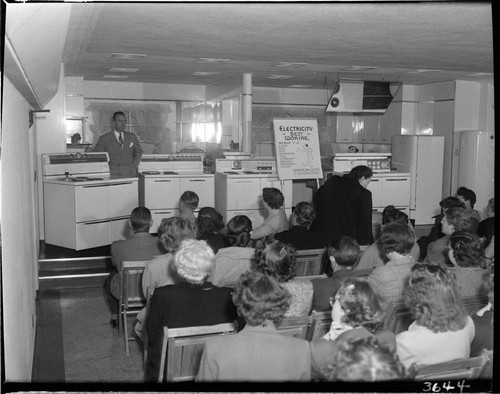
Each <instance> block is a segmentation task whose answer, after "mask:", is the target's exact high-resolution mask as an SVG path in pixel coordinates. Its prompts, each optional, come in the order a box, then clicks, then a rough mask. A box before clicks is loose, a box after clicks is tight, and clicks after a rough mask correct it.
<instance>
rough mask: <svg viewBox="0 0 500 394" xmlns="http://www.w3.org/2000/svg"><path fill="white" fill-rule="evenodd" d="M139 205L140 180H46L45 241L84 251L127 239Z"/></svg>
mask: <svg viewBox="0 0 500 394" xmlns="http://www.w3.org/2000/svg"><path fill="white" fill-rule="evenodd" d="M137 205H138V193H137V179H135V178H127V179H125V178H124V179H123V180H113V181H105V182H101V183H95V182H94V183H89V184H86V185H75V184H74V183H68V182H66V183H64V182H57V181H53V182H50V181H46V182H44V212H45V242H46V243H48V244H51V245H58V246H62V247H65V248H69V249H74V250H82V249H88V248H95V247H98V246H104V245H109V244H111V243H112V242H113V241H116V240H119V239H124V238H125V232H126V231H127V227H128V226H127V222H128V220H129V218H130V212H132V210H133V209H134V208H135V207H137Z"/></svg>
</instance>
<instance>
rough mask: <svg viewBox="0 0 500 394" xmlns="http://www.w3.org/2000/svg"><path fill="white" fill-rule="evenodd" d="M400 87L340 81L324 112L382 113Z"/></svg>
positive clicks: (373, 82)
mask: <svg viewBox="0 0 500 394" xmlns="http://www.w3.org/2000/svg"><path fill="white" fill-rule="evenodd" d="M400 86H401V83H400V82H380V81H352V80H340V81H338V82H337V85H336V86H335V88H334V89H333V94H332V96H331V97H330V99H329V100H328V104H327V107H326V109H325V111H326V112H376V113H384V112H385V110H386V109H387V108H388V107H389V104H390V103H391V101H392V98H393V97H394V95H395V94H396V92H397V91H398V89H399V87H400Z"/></svg>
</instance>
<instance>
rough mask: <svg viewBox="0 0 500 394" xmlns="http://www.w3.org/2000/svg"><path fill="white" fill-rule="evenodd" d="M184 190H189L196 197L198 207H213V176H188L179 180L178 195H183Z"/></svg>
mask: <svg viewBox="0 0 500 394" xmlns="http://www.w3.org/2000/svg"><path fill="white" fill-rule="evenodd" d="M186 190H191V191H192V192H195V193H196V194H197V195H198V197H199V198H200V202H199V204H198V207H200V208H202V207H213V206H214V205H215V192H214V177H213V175H211V176H204V177H201V176H200V177H196V176H189V177H186V178H181V190H180V194H182V193H184V192H185V191H186Z"/></svg>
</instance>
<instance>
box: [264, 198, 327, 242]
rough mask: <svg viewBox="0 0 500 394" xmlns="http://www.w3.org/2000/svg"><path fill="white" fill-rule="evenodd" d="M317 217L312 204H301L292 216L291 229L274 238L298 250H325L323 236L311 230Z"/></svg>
mask: <svg viewBox="0 0 500 394" xmlns="http://www.w3.org/2000/svg"><path fill="white" fill-rule="evenodd" d="M315 216H316V214H315V213H314V207H313V206H312V204H310V203H308V202H305V201H302V202H299V203H298V204H297V205H296V206H295V209H294V210H293V212H292V214H291V215H290V226H291V227H290V229H289V230H286V231H282V232H280V233H277V234H276V235H275V236H274V238H275V239H277V240H278V241H281V242H283V243H286V244H290V245H292V246H293V247H294V248H295V249H297V250H303V249H320V248H324V247H325V241H324V240H323V235H321V234H319V233H316V232H314V231H310V230H309V227H311V223H312V222H313V220H314V218H315Z"/></svg>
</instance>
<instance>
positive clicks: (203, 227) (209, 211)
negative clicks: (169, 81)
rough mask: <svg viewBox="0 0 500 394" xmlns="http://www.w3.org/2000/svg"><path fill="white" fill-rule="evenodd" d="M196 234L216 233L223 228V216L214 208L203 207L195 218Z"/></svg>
mask: <svg viewBox="0 0 500 394" xmlns="http://www.w3.org/2000/svg"><path fill="white" fill-rule="evenodd" d="M196 224H197V226H198V234H199V235H202V234H214V233H216V234H218V233H220V232H221V230H222V229H223V228H224V226H225V225H224V218H223V217H222V215H221V214H220V213H219V212H217V210H216V209H215V208H212V207H203V208H200V210H199V211H198V217H197V218H196Z"/></svg>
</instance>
